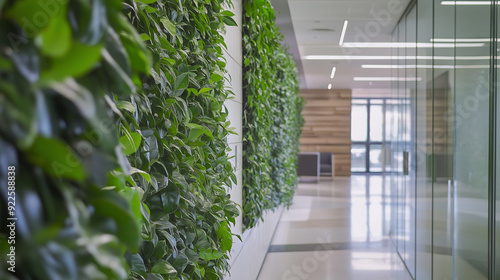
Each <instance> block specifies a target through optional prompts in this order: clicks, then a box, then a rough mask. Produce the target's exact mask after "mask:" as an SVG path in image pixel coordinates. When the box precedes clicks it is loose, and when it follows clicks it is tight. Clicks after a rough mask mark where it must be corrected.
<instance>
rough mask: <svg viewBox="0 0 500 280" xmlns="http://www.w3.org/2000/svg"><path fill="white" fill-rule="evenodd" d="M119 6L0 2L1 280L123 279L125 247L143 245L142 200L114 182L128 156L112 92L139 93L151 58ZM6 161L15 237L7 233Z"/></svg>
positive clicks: (83, 0)
mask: <svg viewBox="0 0 500 280" xmlns="http://www.w3.org/2000/svg"><path fill="white" fill-rule="evenodd" d="M122 9H123V4H122V2H121V1H120V0H114V1H100V0H94V1H90V0H89V1H87V0H72V1H55V0H47V1H34V0H20V1H0V119H1V120H2V121H1V122H0V197H1V202H0V203H1V205H0V207H1V209H2V210H1V212H0V213H1V214H0V221H1V222H0V223H1V229H0V239H1V240H0V245H1V250H0V251H1V252H0V258H1V261H0V279H10V278H13V279H16V278H18V279H124V278H127V277H128V269H127V264H126V260H125V258H124V252H125V251H126V250H128V251H131V252H134V251H138V250H139V246H140V233H141V232H140V223H139V222H138V219H137V218H136V217H135V216H134V213H133V211H132V208H131V207H130V206H131V205H132V207H135V208H137V207H140V205H139V202H137V201H136V202H133V201H132V204H131V203H130V201H131V200H130V199H129V197H130V196H131V195H132V192H133V191H132V189H131V188H129V187H127V186H126V185H125V183H124V181H122V180H119V179H120V178H121V177H123V178H125V175H123V176H121V175H119V174H120V172H118V170H122V169H125V168H126V166H127V161H126V159H125V156H124V155H123V153H122V149H121V147H120V145H119V142H118V137H117V136H118V134H117V131H116V129H115V127H114V126H113V122H114V118H115V117H114V114H113V111H112V108H113V107H114V105H113V102H112V97H113V94H116V95H120V96H121V97H122V98H125V97H126V96H128V95H130V94H131V93H133V92H134V91H135V84H134V82H132V81H135V83H136V84H137V83H138V81H139V79H138V77H139V73H141V72H142V73H147V72H149V68H150V66H149V61H148V59H147V56H146V54H145V51H146V48H145V46H144V44H143V43H142V40H140V37H139V36H138V34H137V33H136V32H135V31H134V29H133V27H132V26H131V25H130V24H129V22H128V20H127V19H126V17H125V16H124V15H123V13H122V12H121V11H122ZM139 58H140V60H141V61H140V63H137V61H136V60H137V59H139ZM8 166H13V167H14V168H15V183H16V184H15V185H16V189H15V216H16V217H17V221H16V223H17V224H16V231H15V232H16V238H15V244H13V243H10V244H7V243H6V242H5V241H6V238H7V236H10V230H9V229H8V228H7V227H6V223H7V218H8V217H12V216H13V215H12V214H14V213H11V212H10V210H12V211H14V209H13V208H10V209H9V211H6V209H8V208H7V205H9V206H11V207H12V206H14V205H13V204H8V203H7V201H8V198H7V196H8V184H7V178H8V177H7V175H9V176H11V175H14V174H12V173H11V174H9V173H8V172H7V171H8ZM11 169H12V168H11ZM113 170H114V171H116V172H112V171H113ZM122 173H123V172H122ZM11 177H12V176H11ZM11 186H12V184H11ZM10 190H11V191H12V190H14V189H13V188H11V189H10ZM9 223H10V221H9ZM9 240H11V239H9ZM12 245H15V248H16V250H15V254H16V267H15V268H14V270H15V274H9V275H6V274H5V273H6V272H7V267H10V265H9V264H8V263H7V262H6V257H7V256H6V254H7V253H8V252H10V251H11V250H10V246H12Z"/></svg>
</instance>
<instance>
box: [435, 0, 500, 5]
mask: <svg viewBox="0 0 500 280" xmlns="http://www.w3.org/2000/svg"><path fill="white" fill-rule="evenodd" d="M495 3H496V4H498V1H497V2H495ZM441 5H443V6H455V5H456V6H486V5H491V1H441Z"/></svg>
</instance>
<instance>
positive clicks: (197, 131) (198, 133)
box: [188, 128, 204, 142]
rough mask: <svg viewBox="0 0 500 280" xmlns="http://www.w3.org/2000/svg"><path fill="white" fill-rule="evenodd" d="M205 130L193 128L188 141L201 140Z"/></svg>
mask: <svg viewBox="0 0 500 280" xmlns="http://www.w3.org/2000/svg"><path fill="white" fill-rule="evenodd" d="M203 132H204V129H199V128H193V129H191V130H189V136H188V141H190V142H192V141H196V140H198V138H200V136H201V135H203Z"/></svg>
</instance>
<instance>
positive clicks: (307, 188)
mask: <svg viewBox="0 0 500 280" xmlns="http://www.w3.org/2000/svg"><path fill="white" fill-rule="evenodd" d="M382 180H383V178H382V176H373V175H372V176H352V177H350V178H349V177H337V178H335V180H334V181H321V182H319V183H307V184H306V183H303V184H299V186H298V189H297V191H296V193H295V197H294V201H293V205H292V206H291V207H290V209H289V210H285V211H284V212H283V215H282V217H281V220H280V223H279V225H278V228H277V229H276V232H275V235H274V238H273V240H272V242H271V246H270V247H269V251H268V254H267V257H266V260H265V262H264V265H263V267H262V270H261V272H260V275H259V277H258V279H259V280H281V279H283V280H299V279H310V280H329V279H335V280H350V279H359V280H366V279H384V280H387V279H395V280H406V279H411V277H410V276H409V274H408V272H407V270H406V269H405V267H404V265H403V263H402V261H401V260H400V258H399V256H398V255H397V253H396V251H395V250H394V246H393V245H392V241H391V240H390V239H389V237H388V230H389V226H390V225H389V218H390V213H389V212H388V209H389V205H387V204H386V203H385V201H384V198H383V192H384V188H383V187H382V186H383V182H382ZM386 210H387V211H386Z"/></svg>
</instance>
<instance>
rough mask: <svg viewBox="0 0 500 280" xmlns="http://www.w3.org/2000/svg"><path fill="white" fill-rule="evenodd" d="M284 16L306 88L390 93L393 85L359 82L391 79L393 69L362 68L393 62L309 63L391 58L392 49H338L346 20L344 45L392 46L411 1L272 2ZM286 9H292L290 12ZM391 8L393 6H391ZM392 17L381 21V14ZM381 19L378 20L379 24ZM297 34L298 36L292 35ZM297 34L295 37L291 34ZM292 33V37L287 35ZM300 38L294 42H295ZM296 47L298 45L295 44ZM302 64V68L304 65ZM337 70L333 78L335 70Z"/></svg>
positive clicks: (281, 18)
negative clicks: (329, 57) (315, 57)
mask: <svg viewBox="0 0 500 280" xmlns="http://www.w3.org/2000/svg"><path fill="white" fill-rule="evenodd" d="M272 2H273V5H274V6H275V8H277V9H278V10H279V11H280V14H278V15H277V22H278V24H279V25H280V24H281V25H283V24H286V23H287V22H288V23H290V22H291V25H293V29H292V28H286V27H284V26H281V28H282V30H283V31H284V32H283V33H284V34H285V37H286V38H287V39H288V40H286V41H287V43H288V44H289V45H291V50H292V52H293V51H294V49H295V50H296V52H298V54H297V53H296V54H295V57H296V59H300V61H299V67H302V69H301V70H302V71H303V73H302V74H303V79H302V80H301V88H308V89H327V87H328V84H330V83H331V84H332V88H333V89H358V90H359V89H379V90H380V89H381V90H382V91H383V89H389V88H390V82H375V81H373V82H360V81H353V78H354V77H389V76H390V70H389V69H364V68H362V67H361V65H363V64H390V63H391V62H390V61H389V60H350V59H347V60H346V59H341V60H338V59H336V60H308V59H306V58H305V57H306V56H311V55H341V56H346V55H354V56H358V55H361V56H368V55H369V56H374V55H375V56H390V55H391V50H390V49H389V48H356V47H355V48H346V47H341V46H339V39H340V36H341V33H342V27H343V24H344V20H348V25H347V30H346V34H345V39H344V45H343V46H345V45H346V44H347V43H353V42H390V41H391V33H392V30H393V29H394V27H395V26H396V24H397V21H398V20H399V18H400V17H401V15H402V13H403V12H404V10H405V9H406V6H407V5H408V3H409V2H410V0H273V1H272ZM286 4H288V8H289V10H288V11H286V10H285V9H286V7H285V6H286ZM391 5H392V6H391ZM382 14H383V15H385V16H390V18H389V19H388V20H386V18H383V19H380V18H377V17H378V16H377V15H382ZM377 19H378V20H377ZM291 30H293V31H291ZM290 32H293V34H289V33H290ZM287 33H288V34H287ZM291 37H295V40H293V39H292V40H290V38H291ZM293 43H296V46H293V45H292V44H293ZM300 62H301V63H300ZM333 66H335V67H337V71H336V74H335V78H334V79H330V73H331V71H332V67H333Z"/></svg>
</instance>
